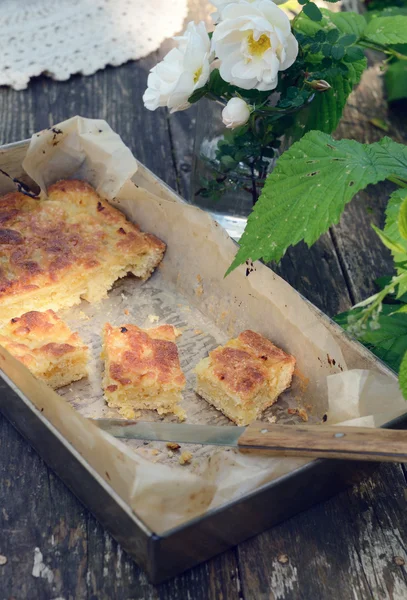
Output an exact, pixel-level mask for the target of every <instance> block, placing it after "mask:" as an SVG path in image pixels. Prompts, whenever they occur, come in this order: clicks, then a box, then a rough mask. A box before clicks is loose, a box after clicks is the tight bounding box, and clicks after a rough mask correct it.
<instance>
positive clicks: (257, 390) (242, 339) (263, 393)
mask: <svg viewBox="0 0 407 600" xmlns="http://www.w3.org/2000/svg"><path fill="white" fill-rule="evenodd" d="M294 367H295V358H294V357H293V356H291V355H290V354H286V353H285V352H284V351H283V350H280V348H277V347H276V346H275V345H274V344H272V343H271V342H270V341H269V340H268V339H266V338H265V337H263V336H262V335H260V334H259V333H255V332H254V331H250V330H247V331H243V332H242V333H241V334H240V335H239V336H238V337H237V338H234V339H232V340H229V341H228V342H227V343H226V344H225V345H224V346H220V347H219V348H216V349H215V350H213V351H212V352H210V353H209V356H208V357H207V358H204V359H202V360H201V361H200V362H199V363H198V365H197V366H196V367H195V374H196V376H197V386H196V392H197V393H198V394H199V395H200V396H202V398H204V399H205V400H206V401H207V402H209V403H210V404H212V405H213V406H214V407H215V408H217V409H218V410H220V411H222V412H223V413H224V414H225V415H226V416H227V417H228V418H229V419H231V420H232V421H234V423H236V424H237V425H248V424H249V423H251V422H252V421H254V420H255V419H257V418H259V417H260V416H261V414H262V412H263V411H264V410H265V409H266V408H268V407H269V406H271V405H272V404H274V402H276V401H277V398H278V396H279V395H280V394H281V393H282V392H283V391H284V390H285V389H286V388H288V387H289V386H290V384H291V379H292V375H293V371H294Z"/></svg>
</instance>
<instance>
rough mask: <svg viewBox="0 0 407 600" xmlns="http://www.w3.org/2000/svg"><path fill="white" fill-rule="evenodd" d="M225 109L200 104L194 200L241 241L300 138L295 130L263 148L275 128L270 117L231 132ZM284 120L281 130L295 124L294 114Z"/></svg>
mask: <svg viewBox="0 0 407 600" xmlns="http://www.w3.org/2000/svg"><path fill="white" fill-rule="evenodd" d="M223 108H224V106H223V105H221V104H220V103H218V102H215V101H212V100H208V99H207V98H202V99H201V100H199V102H198V111H197V119H196V130H195V141H194V151H193V164H192V175H191V187H190V199H189V200H190V203H191V204H195V205H196V206H199V207H200V208H202V209H203V210H206V211H208V212H209V213H211V215H212V216H213V217H214V219H215V220H216V221H218V223H219V224H220V225H222V227H224V228H225V229H226V231H227V232H228V233H229V235H230V236H231V237H232V238H233V239H234V240H236V241H238V240H239V239H240V238H241V236H242V234H243V232H244V229H245V227H246V222H247V217H248V216H249V214H250V212H251V210H252V209H253V206H254V204H255V203H256V201H257V199H258V197H259V195H260V193H261V190H262V188H263V186H264V183H265V181H266V178H267V175H268V174H269V173H271V172H272V170H273V168H274V166H275V164H276V161H277V158H278V157H279V156H280V154H281V153H282V152H283V151H284V150H285V149H287V148H288V147H289V145H290V144H291V143H293V141H295V139H298V137H300V135H299V134H298V133H297V135H295V134H294V133H293V132H294V129H293V128H292V127H291V129H290V135H288V134H287V135H279V137H278V140H277V139H274V140H273V142H272V145H265V146H262V145H261V142H259V140H261V139H262V138H264V137H265V136H264V131H262V129H263V130H264V128H266V127H268V128H270V120H269V119H267V118H265V119H262V118H261V117H260V118H257V119H256V121H255V123H253V122H252V123H250V122H249V123H248V124H247V125H246V126H244V127H243V128H242V127H241V128H238V129H236V130H229V129H226V127H225V125H224V124H223V122H222V116H221V114H222V110H223ZM282 116H283V117H284V118H285V121H282V120H279V123H278V128H279V129H278V131H281V126H282V123H283V122H285V123H287V124H290V125H292V123H293V122H294V121H295V118H293V116H292V115H282ZM248 129H249V133H247V130H248ZM254 129H256V131H253V130H254ZM297 129H298V128H297ZM267 131H268V130H267ZM267 131H266V132H265V133H266V135H267ZM248 135H249V139H247V138H248ZM236 136H237V137H236ZM269 139H270V138H269ZM242 140H243V141H244V143H243V142H242ZM241 144H243V147H242V148H241V147H240V145H241ZM251 144H252V147H253V153H252V154H250V148H251ZM248 148H249V153H248Z"/></svg>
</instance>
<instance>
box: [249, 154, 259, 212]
mask: <svg viewBox="0 0 407 600" xmlns="http://www.w3.org/2000/svg"><path fill="white" fill-rule="evenodd" d="M250 173H251V180H252V202H253V206H254V205H255V204H256V202H257V188H256V176H255V174H254V161H253V162H251V163H250Z"/></svg>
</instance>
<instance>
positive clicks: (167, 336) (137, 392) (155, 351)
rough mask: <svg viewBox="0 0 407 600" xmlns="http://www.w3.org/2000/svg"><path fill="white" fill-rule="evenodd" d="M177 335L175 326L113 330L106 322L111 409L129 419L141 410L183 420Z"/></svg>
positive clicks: (107, 391)
mask: <svg viewBox="0 0 407 600" xmlns="http://www.w3.org/2000/svg"><path fill="white" fill-rule="evenodd" d="M177 335H179V334H178V332H177V330H176V329H175V327H173V326H172V325H160V326H159V327H155V328H152V329H146V330H145V329H141V328H139V327H137V326H136V325H122V326H120V327H112V325H110V324H109V323H106V325H105V327H104V332H103V337H104V339H103V351H102V358H103V359H104V361H105V372H104V380H103V386H104V391H105V397H106V400H107V403H108V405H109V406H111V407H114V408H117V409H118V410H119V412H120V413H121V414H122V415H123V416H125V417H127V418H132V417H133V416H134V411H135V410H140V409H150V410H151V409H152V410H157V412H158V413H159V414H165V413H170V412H172V413H174V414H176V415H177V416H178V417H180V418H182V417H183V411H182V409H181V408H180V407H179V402H180V400H181V391H182V389H183V388H184V387H185V376H184V374H183V372H182V370H181V366H180V362H179V356H178V349H177V346H176V344H175V343H174V342H175V339H176V337H177Z"/></svg>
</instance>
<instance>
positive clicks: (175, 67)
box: [143, 22, 211, 112]
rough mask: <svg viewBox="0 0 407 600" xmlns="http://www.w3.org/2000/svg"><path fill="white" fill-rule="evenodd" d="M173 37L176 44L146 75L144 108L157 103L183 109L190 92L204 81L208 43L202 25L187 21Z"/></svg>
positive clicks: (209, 49)
mask: <svg viewBox="0 0 407 600" xmlns="http://www.w3.org/2000/svg"><path fill="white" fill-rule="evenodd" d="M174 39H175V40H176V41H177V42H178V47H177V48H173V49H172V50H170V52H169V53H168V54H167V55H166V56H165V57H164V60H162V61H161V62H159V63H158V64H157V65H156V66H155V67H153V68H152V69H151V71H150V74H149V76H148V79H147V89H146V91H145V92H144V95H143V102H144V106H145V107H146V108H148V110H155V109H156V108H158V107H159V106H167V107H168V108H169V109H170V112H175V111H177V110H184V109H185V108H188V107H189V106H190V105H189V103H188V98H189V97H190V96H191V94H192V93H193V92H194V91H195V90H197V89H198V88H201V87H202V86H204V85H205V83H206V82H207V81H208V78H209V63H210V58H211V48H210V46H211V44H210V39H209V36H208V33H207V31H206V29H205V24H204V23H203V22H201V23H199V25H195V23H193V22H191V23H188V26H187V28H186V30H185V32H184V33H183V35H181V36H178V37H176V38H174Z"/></svg>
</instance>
